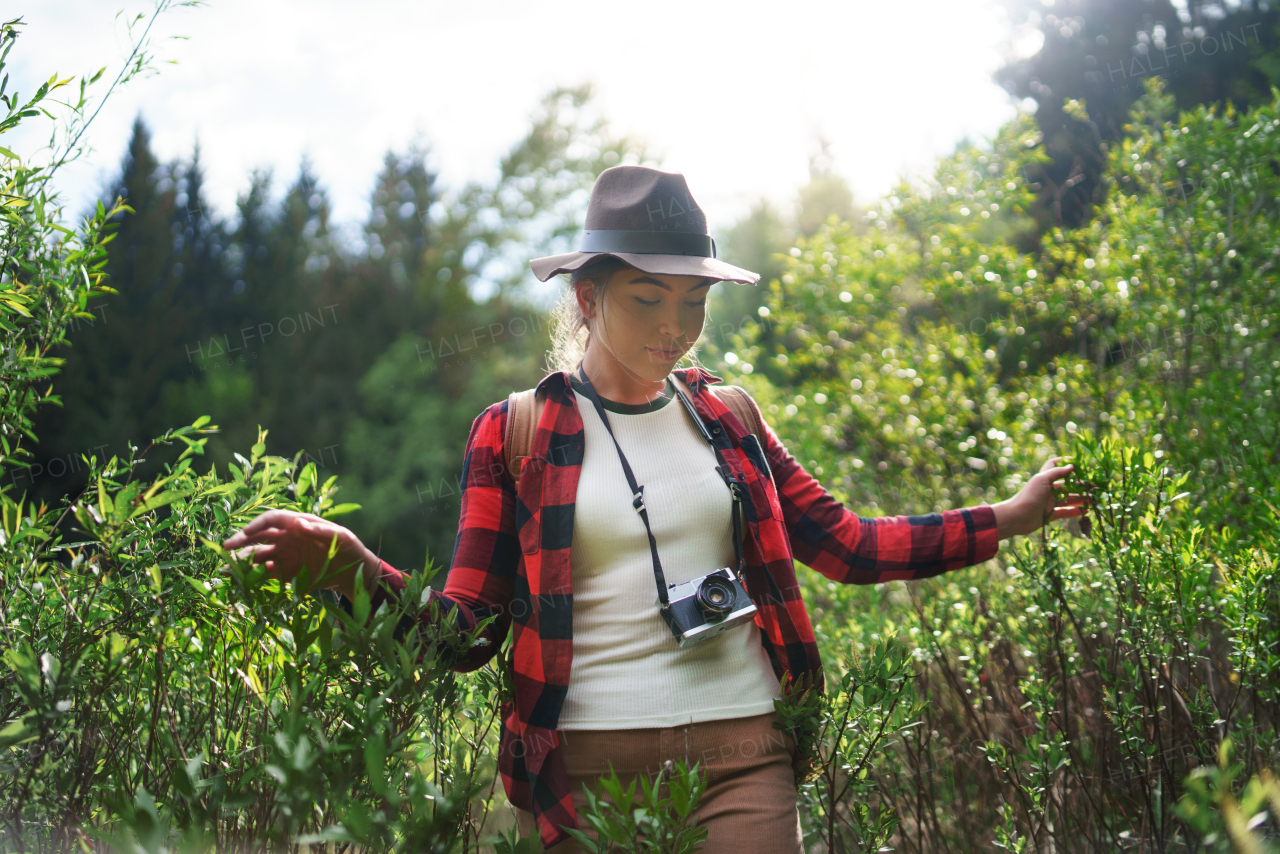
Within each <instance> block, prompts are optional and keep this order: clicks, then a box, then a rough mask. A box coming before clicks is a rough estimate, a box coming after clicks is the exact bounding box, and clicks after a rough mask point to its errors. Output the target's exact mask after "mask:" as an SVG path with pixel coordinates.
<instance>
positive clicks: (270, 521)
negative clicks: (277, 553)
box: [222, 510, 300, 548]
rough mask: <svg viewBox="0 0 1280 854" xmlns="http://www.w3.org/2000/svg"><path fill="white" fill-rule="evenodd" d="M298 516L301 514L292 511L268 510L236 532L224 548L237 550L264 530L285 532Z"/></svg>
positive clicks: (225, 542)
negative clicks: (272, 529) (273, 529)
mask: <svg viewBox="0 0 1280 854" xmlns="http://www.w3.org/2000/svg"><path fill="white" fill-rule="evenodd" d="M296 515H300V514H295V513H294V512H293V511H292V510H268V511H267V512H265V513H262V514H259V515H258V516H256V517H254V519H253V520H252V521H250V522H249V524H247V525H245V526H244V527H243V528H241V529H240V530H239V531H236V532H235V533H234V534H232V535H231V536H230V537H228V538H227V539H226V541H224V542H223V544H222V546H223V548H236V547H237V546H240V545H243V543H244V542H247V541H248V540H249V539H250V538H251V537H253V536H255V535H257V534H259V533H261V532H262V531H264V530H268V529H271V528H275V529H278V530H283V529H284V528H286V527H287V526H288V523H289V522H290V521H291V519H292V517H293V516H296ZM228 543H230V545H228Z"/></svg>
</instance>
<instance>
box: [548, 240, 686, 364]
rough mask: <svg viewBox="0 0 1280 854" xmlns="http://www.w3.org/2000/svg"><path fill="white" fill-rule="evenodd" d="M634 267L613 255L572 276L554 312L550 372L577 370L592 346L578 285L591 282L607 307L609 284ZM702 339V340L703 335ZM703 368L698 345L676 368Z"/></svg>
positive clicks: (604, 256)
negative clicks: (605, 300) (619, 272)
mask: <svg viewBox="0 0 1280 854" xmlns="http://www.w3.org/2000/svg"><path fill="white" fill-rule="evenodd" d="M630 267H631V265H630V264H628V263H627V262H625V261H623V260H622V259H621V258H616V257H614V256H613V255H602V256H600V257H599V258H595V259H593V260H591V261H590V262H588V263H587V264H584V265H583V266H582V267H580V268H578V269H577V270H574V271H573V272H571V273H570V274H569V278H568V282H569V284H568V286H567V287H566V288H564V289H563V290H562V291H561V292H560V301H559V302H557V303H556V305H555V307H554V308H552V309H551V316H550V318H549V321H550V323H549V325H550V327H551V349H550V350H549V351H548V352H547V371H548V372H555V371H569V372H573V371H575V370H577V368H578V364H579V363H580V362H581V361H582V357H583V356H585V355H586V353H587V347H588V346H589V345H590V344H591V327H590V326H589V325H588V322H587V318H586V317H585V316H584V315H583V314H582V308H581V307H580V306H579V305H578V297H577V294H576V287H575V286H576V285H577V283H578V282H584V281H586V282H591V283H592V284H593V285H594V286H595V293H596V295H597V298H598V300H599V302H600V303H601V304H602V305H603V303H604V298H605V295H606V294H607V293H608V289H609V280H610V279H612V278H613V274H614V273H616V272H618V271H619V270H625V269H627V268H630ZM698 337H699V338H701V337H702V336H701V335H699V336H698ZM692 366H698V367H701V363H700V362H699V361H698V345H697V342H695V343H694V345H693V346H692V347H690V348H689V352H688V353H685V354H684V356H682V357H681V358H680V361H679V362H677V363H676V367H692Z"/></svg>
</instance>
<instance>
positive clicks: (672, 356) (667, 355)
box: [645, 347, 681, 362]
mask: <svg viewBox="0 0 1280 854" xmlns="http://www.w3.org/2000/svg"><path fill="white" fill-rule="evenodd" d="M645 349H647V350H648V351H649V352H650V353H652V354H653V355H655V356H657V357H658V358H659V359H662V360H663V361H666V362H674V361H675V360H676V359H678V358H680V352H681V351H679V350H655V349H654V348H653V347H647V348H645Z"/></svg>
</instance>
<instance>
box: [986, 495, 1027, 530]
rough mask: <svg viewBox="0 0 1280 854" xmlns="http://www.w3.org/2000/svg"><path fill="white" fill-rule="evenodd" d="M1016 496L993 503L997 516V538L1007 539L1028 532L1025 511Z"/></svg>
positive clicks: (993, 510) (992, 508) (992, 507)
mask: <svg viewBox="0 0 1280 854" xmlns="http://www.w3.org/2000/svg"><path fill="white" fill-rule="evenodd" d="M1016 501H1017V499H1016V497H1015V498H1007V499H1005V500H1004V501H1000V502H998V503H996V504H992V505H991V510H992V512H994V513H995V516H996V539H1000V540H1007V539H1009V538H1010V537H1012V536H1016V535H1018V534H1025V533H1027V530H1026V524H1025V523H1026V520H1025V519H1024V518H1023V517H1024V516H1025V513H1024V512H1023V509H1022V508H1021V507H1019V506H1018V504H1017V503H1015V502H1016Z"/></svg>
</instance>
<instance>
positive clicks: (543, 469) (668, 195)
mask: <svg viewBox="0 0 1280 854" xmlns="http://www.w3.org/2000/svg"><path fill="white" fill-rule="evenodd" d="M531 266H532V267H533V270H534V272H535V274H536V275H537V276H538V278H539V279H541V280H543V281H546V280H547V279H548V278H550V277H551V276H552V275H555V274H557V273H568V274H569V280H570V285H571V288H570V289H568V290H567V291H566V293H565V298H564V299H563V301H562V303H561V305H560V306H559V307H558V309H557V311H556V317H555V321H556V322H555V335H554V350H553V353H552V363H553V367H554V368H555V370H554V372H553V373H550V374H548V375H547V376H546V377H545V378H544V379H543V380H542V381H541V382H540V383H539V384H538V387H537V394H538V396H539V398H541V399H542V400H544V406H543V409H542V413H541V416H540V420H539V422H538V428H537V431H536V433H535V435H534V439H533V443H532V447H531V449H530V451H529V456H528V459H527V460H526V464H525V465H524V466H523V468H522V469H521V471H520V473H519V489H518V493H517V488H516V486H515V484H514V479H513V478H512V476H511V475H510V474H509V473H508V472H506V471H505V466H504V465H503V462H502V461H503V459H504V448H503V437H504V435H505V429H506V426H507V416H508V402H507V400H505V399H504V400H502V401H500V402H498V403H494V404H493V405H491V406H489V407H488V408H487V409H486V410H485V411H484V412H483V413H481V414H480V416H479V417H478V418H477V419H476V420H475V422H474V424H473V425H472V427H471V435H470V437H469V438H468V441H467V449H466V458H465V461H464V463H463V492H462V511H461V519H460V521H459V527H458V538H457V541H456V544H455V549H454V553H453V558H452V561H451V565H450V571H449V576H448V580H447V582H446V585H445V588H444V591H443V592H439V591H433V593H432V594H431V595H432V597H433V598H435V599H437V601H438V602H439V603H440V604H441V605H442V606H444V607H443V609H442V611H441V613H450V612H451V613H453V614H454V615H455V617H456V619H457V621H458V624H459V625H460V626H462V627H463V628H468V629H469V628H472V627H474V626H475V625H476V623H477V622H478V621H479V620H481V619H483V618H485V617H487V616H491V615H496V616H497V619H495V620H494V621H493V623H491V625H490V627H489V629H488V630H487V634H486V639H487V640H488V644H487V645H485V646H479V647H476V648H475V649H474V650H472V652H471V653H469V656H468V658H466V659H465V660H463V661H459V662H457V663H456V667H457V669H458V670H473V669H475V668H478V667H480V666H482V665H483V664H484V663H485V662H486V661H487V660H489V658H490V657H491V656H492V655H493V654H494V653H495V652H496V651H497V650H498V648H499V646H500V645H501V644H502V642H503V641H504V639H505V638H506V636H507V634H508V632H511V633H512V659H513V663H514V675H513V684H514V686H515V690H514V697H513V698H512V699H511V700H510V701H508V702H507V703H506V704H505V706H504V708H503V728H502V737H501V744H500V748H499V768H500V771H501V773H502V777H503V784H504V787H505V788H506V791H507V796H508V798H509V799H510V801H511V803H512V804H514V805H515V806H516V807H517V808H518V817H519V820H520V825H521V828H522V829H523V830H525V831H526V832H527V830H528V829H530V828H531V827H533V826H534V825H535V824H536V826H537V827H538V829H539V831H540V834H541V837H542V840H543V844H544V846H545V847H547V849H548V850H554V851H557V852H561V851H573V850H575V848H574V847H573V843H572V840H571V839H570V838H569V836H568V834H567V833H565V831H564V828H565V827H576V826H577V820H576V814H577V810H578V809H580V808H581V806H582V804H583V794H582V785H583V784H584V783H587V784H589V785H593V786H594V782H595V778H596V777H597V776H598V775H599V774H601V773H603V772H604V771H605V770H606V768H607V766H608V765H610V764H612V766H613V767H614V769H615V770H617V771H618V773H619V775H620V776H622V777H623V778H624V779H625V778H627V777H634V776H636V775H639V774H647V775H650V776H652V775H653V774H655V773H656V772H657V771H658V769H659V768H661V767H662V766H663V765H664V763H667V762H670V761H674V760H676V759H683V760H685V761H686V762H687V763H688V764H690V765H692V764H693V763H694V762H699V763H701V765H702V766H703V768H705V769H706V770H707V772H708V775H709V785H708V788H707V790H706V793H705V795H704V797H703V799H702V802H701V805H700V808H699V811H698V818H699V820H700V821H701V822H702V823H703V824H704V825H705V826H706V827H707V829H708V837H707V843H706V848H705V850H706V851H708V852H729V851H732V852H734V854H753V852H760V854H765V852H768V854H780V853H781V852H799V851H800V850H801V847H800V846H801V836H800V825H799V814H798V811H797V793H796V787H795V781H794V776H793V772H792V767H793V763H794V762H798V761H799V760H800V757H798V756H796V753H795V751H796V747H795V744H794V742H792V740H791V738H790V736H788V735H786V734H785V733H782V732H780V731H779V730H778V729H776V728H775V727H773V722H774V721H775V720H776V717H775V714H774V711H773V701H774V699H776V698H778V697H779V696H781V693H782V692H783V691H785V690H787V687H788V686H789V685H790V684H791V683H792V680H797V679H801V678H804V677H814V678H819V679H820V678H821V661H820V659H819V657H818V650H817V644H816V642H815V639H814V634H813V628H812V626H811V624H810V622H809V617H808V614H807V612H806V610H805V606H804V602H803V600H802V599H801V596H800V588H799V585H798V583H797V581H796V578H795V573H794V561H795V560H798V561H799V562H801V563H803V564H805V565H807V566H809V567H811V568H812V569H815V570H817V571H818V572H820V573H822V574H823V575H826V576H827V577H829V578H831V579H833V580H836V581H840V582H845V583H854V584H871V583H875V582H880V581H887V580H895V579H913V578H926V577H929V576H932V575H937V574H938V573H941V572H945V571H947V570H952V569H959V568H961V567H965V566H970V565H973V564H975V563H980V562H982V561H984V560H987V559H988V558H990V557H991V556H993V555H994V554H995V553H996V551H997V550H998V547H999V540H1001V539H1005V538H1007V537H1010V536H1013V535H1015V534H1027V533H1030V532H1032V531H1034V530H1036V529H1038V528H1040V527H1041V526H1042V525H1044V524H1045V523H1046V522H1047V521H1048V520H1050V519H1059V518H1064V517H1068V516H1078V515H1080V512H1081V503H1082V502H1081V499H1080V497H1079V496H1074V495H1069V496H1064V497H1062V498H1061V499H1059V498H1058V497H1057V496H1056V494H1055V492H1056V490H1057V488H1058V487H1057V485H1056V481H1057V480H1058V479H1060V478H1062V477H1063V476H1064V475H1065V474H1066V473H1067V472H1068V471H1070V469H1071V467H1070V466H1057V465H1055V464H1054V463H1055V462H1056V458H1055V459H1051V460H1049V461H1048V462H1046V464H1045V466H1044V468H1042V469H1041V470H1040V472H1039V473H1038V474H1036V475H1035V476H1034V477H1032V478H1031V480H1030V481H1028V483H1027V484H1026V485H1025V486H1024V487H1023V488H1022V490H1021V491H1020V492H1019V493H1018V494H1017V495H1016V496H1015V497H1013V498H1011V499H1009V500H1007V501H1002V502H1000V503H998V504H995V505H990V506H988V505H983V506H979V507H973V508H966V509H961V510H949V511H946V512H944V513H932V514H928V515H924V516H894V517H882V518H875V519H869V518H862V517H859V516H857V515H855V514H854V513H851V512H850V511H848V510H847V509H846V508H845V507H844V506H843V505H842V504H840V503H839V502H837V501H836V500H835V499H834V498H832V496H831V495H830V494H829V493H828V492H827V491H826V490H825V489H823V488H822V486H821V485H820V484H819V483H818V482H817V481H816V480H815V479H814V478H813V477H812V476H811V475H810V474H809V473H808V472H806V471H805V470H804V468H802V467H801V466H800V464H799V463H798V462H796V461H795V459H794V458H793V457H792V456H791V455H790V454H789V453H787V450H786V448H785V447H783V445H782V443H781V442H780V441H779V439H778V436H777V434H776V433H774V431H773V430H772V428H770V427H769V426H768V425H767V424H764V422H763V419H762V418H760V415H759V410H758V408H756V407H755V404H754V402H751V407H752V410H753V415H754V418H753V419H752V420H753V421H755V422H757V423H759V424H763V425H764V440H763V442H761V441H759V440H757V438H756V436H755V435H754V434H753V433H752V432H751V430H750V425H744V424H743V423H742V421H741V420H740V419H739V418H737V417H736V416H735V415H734V414H732V412H731V410H730V409H729V407H728V406H727V405H726V404H725V403H724V402H723V401H722V400H721V398H720V397H719V396H717V394H716V393H715V392H714V390H713V386H714V385H715V384H716V383H719V382H720V380H719V379H718V378H717V377H714V376H713V375H711V374H710V373H708V372H707V371H705V370H703V369H701V368H699V367H691V368H687V369H680V370H677V369H676V368H675V366H676V365H677V363H678V362H679V361H680V360H681V359H682V358H683V357H685V356H686V354H689V353H690V350H691V349H692V348H693V345H694V344H695V342H696V341H697V340H698V337H699V336H700V334H701V332H702V327H703V320H704V318H705V314H706V296H707V292H708V290H709V289H710V286H711V284H712V283H714V282H716V281H734V282H740V283H744V284H751V283H754V282H756V281H757V280H758V278H759V276H758V275H756V274H755V273H751V272H749V271H746V270H742V269H739V268H737V267H734V266H732V265H729V264H726V263H724V262H723V261H720V260H718V259H716V258H715V245H714V243H713V242H712V240H711V238H710V236H709V235H708V233H707V225H706V218H705V216H704V215H703V213H702V210H701V209H700V208H699V207H698V205H697V203H696V202H694V200H693V198H692V196H691V195H690V194H689V190H688V187H687V186H686V184H685V181H684V177H683V176H681V175H679V174H675V173H666V172H660V171H657V170H654V169H647V168H644V167H639V166H616V167H613V168H611V169H608V170H605V171H604V172H603V173H601V175H600V177H599V178H598V179H597V181H596V184H595V187H594V188H593V189H592V194H591V199H590V202H589V205H588V210H587V218H586V230H585V234H584V239H583V243H582V249H581V250H580V251H578V252H571V253H567V254H565V255H557V256H552V257H549V258H539V259H535V260H534V261H533V262H532V263H531ZM695 415H696V420H695ZM698 422H701V424H699V423H698ZM735 496H736V498H735ZM739 513H740V514H741V516H737V514H739ZM735 517H736V518H735ZM735 531H737V532H739V533H740V536H735ZM335 535H336V536H337V537H338V542H339V552H338V557H337V559H336V560H335V562H334V565H336V566H343V567H349V568H348V569H347V570H346V571H345V572H344V573H343V574H342V575H340V576H339V578H338V580H337V581H336V582H335V583H334V585H333V586H334V588H335V589H337V590H339V591H340V592H342V593H343V594H344V595H346V596H347V597H351V596H352V595H353V594H354V584H355V581H354V579H355V577H356V568H357V567H361V566H362V567H364V572H363V574H362V577H363V578H365V579H366V582H365V583H367V584H368V585H369V589H370V590H371V592H372V593H373V601H374V606H375V608H376V607H377V605H378V604H379V603H381V602H382V601H384V600H385V599H386V598H387V597H388V596H395V595H396V593H397V591H399V590H401V589H403V587H404V584H405V582H404V576H403V575H402V574H401V573H400V572H399V571H397V570H396V569H394V568H393V567H391V566H390V565H389V564H387V563H386V562H385V561H382V560H380V559H379V558H378V557H377V556H376V555H374V554H373V553H372V552H371V551H370V550H369V549H368V548H366V547H365V546H364V544H362V543H361V542H360V541H359V540H358V539H357V538H356V537H355V536H354V535H353V534H352V533H351V532H350V531H349V530H347V529H346V528H344V527H342V526H340V525H337V524H334V523H332V522H329V521H326V520H324V519H320V518H318V517H316V516H312V515H310V514H300V513H293V512H289V511H280V510H273V511H269V512H266V513H264V514H262V515H261V516H259V517H258V518H256V519H254V520H253V521H252V522H250V523H249V524H248V525H246V526H245V528H244V529H243V530H242V531H240V532H238V533H236V534H235V535H234V536H232V537H231V538H230V539H228V540H227V541H226V543H225V544H224V545H225V547H226V548H228V549H240V550H242V551H241V553H242V554H250V553H251V554H252V555H253V559H254V560H255V561H256V562H259V563H261V562H264V561H265V562H266V565H267V568H268V569H269V570H270V571H272V572H273V573H274V574H275V575H277V576H279V577H281V578H285V579H288V578H292V577H293V576H294V575H295V574H296V573H297V572H298V570H299V568H300V567H301V566H302V564H307V565H308V566H311V567H315V566H319V565H321V564H322V563H323V562H324V560H325V557H326V555H327V552H328V546H329V543H330V542H331V540H332V538H333V537H334V536H335ZM722 568H724V569H727V570H730V571H728V572H723V573H721V574H720V578H719V580H718V581H713V582H711V583H706V582H699V581H698V580H699V579H701V578H702V577H703V576H708V575H709V574H713V573H715V572H716V571H717V570H721V569H722ZM738 580H740V581H739V583H741V584H743V585H745V589H742V588H738V587H735V586H734V583H735V581H738ZM691 582H696V583H693V584H690V583H691ZM682 585H687V586H682ZM700 585H701V586H700ZM664 590H665V591H667V592H668V593H669V594H670V595H666V596H664V595H663V593H662V592H663V591H664ZM735 590H741V591H742V592H741V595H739V594H737V593H735ZM681 591H684V592H689V591H693V592H694V594H695V595H694V599H693V600H689V601H685V600H682V599H679V596H680V595H682V594H681ZM725 596H727V597H728V599H727V600H725V599H724V598H723V597H725ZM735 596H736V599H735ZM717 597H719V598H717ZM748 597H749V598H748ZM663 599H666V600H668V601H666V602H665V603H664V602H663V601H662V600H663ZM673 599H675V600H677V601H675V602H672V601H670V600H673ZM695 601H696V603H697V606H696V607H694V608H693V610H691V611H690V610H687V609H686V610H684V611H681V610H680V608H681V607H684V606H691V605H692V604H693V603H694V602H695ZM726 601H728V602H729V603H735V602H736V604H730V605H728V606H726V605H725V602H726ZM681 602H683V606H682V605H681V604H680V603H681ZM664 604H665V606H666V607H664ZM726 608H727V609H728V616H727V617H726V616H724V614H725V613H726V610H725V609H726ZM717 609H719V610H717ZM677 612H679V613H681V614H683V615H684V617H681V618H674V617H672V616H671V615H672V614H675V613H677ZM690 614H692V615H693V616H692V617H690V616H689V615H690ZM424 619H426V617H425V616H424ZM682 619H683V620H685V622H689V621H692V624H697V625H694V626H693V629H690V626H689V625H685V624H684V623H682V622H681V620H682ZM699 626H700V627H703V628H706V627H716V628H720V629H721V631H719V632H718V633H716V634H715V635H714V636H713V637H709V638H707V639H701V640H696V641H695V640H693V639H694V638H696V637H697V634H698V632H697V631H696V630H695V629H698V627H699ZM681 633H685V634H687V635H688V636H689V639H688V640H686V642H684V643H681V642H679V641H678V640H677V637H678V636H679V635H681Z"/></svg>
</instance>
